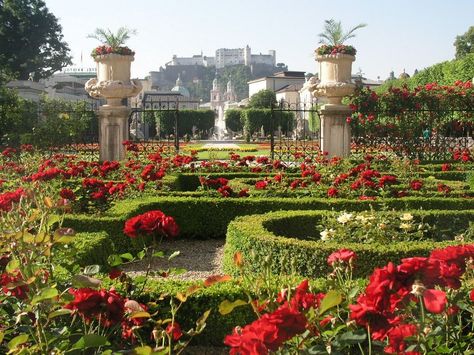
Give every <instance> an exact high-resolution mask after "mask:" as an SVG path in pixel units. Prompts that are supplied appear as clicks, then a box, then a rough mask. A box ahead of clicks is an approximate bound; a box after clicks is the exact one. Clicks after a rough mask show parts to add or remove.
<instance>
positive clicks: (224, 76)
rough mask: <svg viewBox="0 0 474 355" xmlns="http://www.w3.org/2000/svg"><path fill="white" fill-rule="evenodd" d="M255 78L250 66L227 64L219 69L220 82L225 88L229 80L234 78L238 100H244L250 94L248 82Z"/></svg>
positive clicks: (233, 82)
mask: <svg viewBox="0 0 474 355" xmlns="http://www.w3.org/2000/svg"><path fill="white" fill-rule="evenodd" d="M252 79H253V76H252V72H251V70H250V67H249V66H246V65H243V64H239V65H232V66H226V67H224V68H222V69H221V70H220V71H219V78H218V80H219V84H220V85H221V88H223V89H225V88H226V86H227V82H228V81H229V80H232V84H233V85H234V89H235V93H236V95H237V100H242V99H243V98H246V97H248V96H249V86H248V84H247V83H248V82H249V81H250V80H252Z"/></svg>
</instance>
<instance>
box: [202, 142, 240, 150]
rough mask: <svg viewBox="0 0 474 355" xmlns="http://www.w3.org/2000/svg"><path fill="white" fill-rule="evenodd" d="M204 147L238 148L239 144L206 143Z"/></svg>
mask: <svg viewBox="0 0 474 355" xmlns="http://www.w3.org/2000/svg"><path fill="white" fill-rule="evenodd" d="M203 148H231V149H237V148H239V146H238V145H237V144H235V143H206V144H204V145H203Z"/></svg>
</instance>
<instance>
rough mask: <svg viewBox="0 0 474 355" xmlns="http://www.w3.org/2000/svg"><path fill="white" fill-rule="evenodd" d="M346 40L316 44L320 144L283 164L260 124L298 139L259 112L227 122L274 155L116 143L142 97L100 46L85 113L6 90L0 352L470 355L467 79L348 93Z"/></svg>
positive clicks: (472, 278)
mask: <svg viewBox="0 0 474 355" xmlns="http://www.w3.org/2000/svg"><path fill="white" fill-rule="evenodd" d="M331 21H332V20H331ZM331 21H327V22H326V26H336V27H337V25H338V26H339V30H341V28H340V23H339V24H338V23H336V22H334V21H332V22H331ZM362 27H364V26H363V25H359V26H356V27H355V28H353V29H352V31H350V32H348V33H347V34H346V36H342V37H337V36H336V37H331V36H329V35H330V34H331V31H326V32H325V35H326V37H324V36H322V37H323V39H326V41H327V43H326V44H324V45H323V46H321V47H319V48H318V49H317V50H316V59H317V61H318V62H319V63H320V65H321V71H322V72H321V82H320V83H319V84H318V85H317V86H316V87H315V88H314V92H315V95H321V96H324V97H326V98H327V99H328V102H327V105H326V106H323V107H321V108H320V109H321V111H320V112H321V119H322V120H323V121H324V122H326V124H328V125H327V126H325V125H324V124H323V123H322V124H321V125H322V126H321V127H322V129H323V130H324V133H325V134H324V139H323V138H322V137H321V146H320V147H319V146H318V149H314V148H311V150H307V149H306V148H304V149H303V148H302V147H305V145H304V143H305V141H306V140H307V137H304V136H303V137H301V138H298V137H296V135H295V137H294V139H293V143H292V144H291V145H289V146H288V149H287V150H286V151H285V154H286V155H285V157H286V158H284V159H283V158H278V157H276V156H275V154H274V153H275V152H274V147H273V139H274V137H273V134H274V131H275V129H276V126H277V125H276V124H275V122H272V121H271V120H273V119H275V117H277V119H278V122H279V128H280V130H282V131H284V132H285V134H286V135H287V136H288V137H289V136H290V132H292V131H294V130H296V128H297V125H296V124H293V121H292V119H293V115H292V114H290V113H281V112H280V113H279V114H277V116H274V115H273V112H274V111H275V110H276V103H274V102H272V103H271V107H268V108H264V109H262V108H260V109H253V108H250V109H247V110H241V111H237V112H236V111H234V112H233V113H231V114H229V117H230V118H229V119H228V121H229V124H233V125H234V127H235V130H243V132H244V133H246V134H249V135H251V134H252V133H254V131H258V130H259V129H260V128H261V129H262V131H263V135H264V136H266V135H268V134H269V135H270V136H271V142H272V143H270V142H269V141H265V142H261V143H259V142H253V143H249V142H245V141H244V140H243V141H241V142H240V143H239V144H238V146H237V147H230V148H223V149H217V150H215V151H213V149H212V148H206V145H205V144H203V143H202V142H199V141H197V142H192V141H191V142H190V141H186V142H183V143H182V145H181V147H180V150H179V151H178V152H176V151H175V150H173V149H172V147H173V144H168V143H166V142H161V143H160V144H158V143H157V144H154V145H153V144H148V145H144V144H142V143H143V142H140V141H138V140H133V139H131V140H130V139H122V138H124V137H126V136H128V133H129V132H128V130H129V126H128V119H129V117H130V111H129V109H128V108H127V107H125V106H122V99H123V98H126V97H131V96H133V95H137V93H138V92H140V84H139V83H138V82H135V81H133V80H130V64H131V61H132V60H133V55H134V52H133V51H131V50H130V49H129V48H128V47H125V46H124V45H123V43H122V42H121V41H117V42H113V41H112V42H111V41H110V39H111V38H110V36H109V38H108V39H107V40H106V41H105V43H104V44H103V45H101V46H99V47H97V48H96V49H94V51H93V52H92V56H93V57H94V59H95V60H96V62H97V65H98V68H106V69H104V70H98V73H97V78H94V79H91V80H90V81H89V82H88V83H87V84H86V90H87V91H88V92H89V94H90V95H91V96H93V97H98V98H101V99H106V100H107V101H106V102H105V103H104V102H102V103H103V105H102V106H101V107H100V108H98V109H94V110H91V109H89V108H87V107H85V106H84V105H85V103H68V102H62V101H57V100H50V99H42V101H41V102H40V103H33V102H30V101H28V100H23V99H21V98H19V97H18V96H17V95H16V94H15V93H14V92H11V91H9V90H8V89H5V88H3V87H2V88H1V89H0V90H2V101H1V102H0V114H1V116H0V117H1V119H2V120H1V121H0V128H1V129H2V136H1V137H0V138H1V141H0V146H1V147H2V149H1V154H0V235H1V238H0V249H1V253H0V268H1V270H0V286H1V288H0V348H1V352H2V353H9V354H143V355H148V354H180V353H183V354H186V353H191V354H220V353H227V352H229V353H230V354H242V355H243V354H268V353H277V354H364V355H366V354H370V355H371V354H383V353H386V354H474V345H473V341H472V339H473V337H474V142H473V122H474V117H473V115H474V84H473V82H472V66H468V65H466V66H463V68H464V69H463V70H465V72H466V73H468V74H467V75H469V77H466V74H465V72H462V73H463V74H462V75H456V76H455V80H451V77H449V80H450V81H449V82H442V80H440V81H439V82H435V80H432V81H429V82H425V83H416V82H413V81H412V82H403V83H401V84H400V83H397V82H394V83H392V84H393V85H390V86H388V87H386V88H383V87H382V88H380V90H378V91H373V90H370V89H368V88H362V87H359V88H357V89H356V88H355V85H354V84H353V83H352V82H351V80H350V74H351V65H352V61H353V60H354V59H355V58H354V56H355V54H356V50H355V49H354V48H353V47H352V46H348V45H345V44H344V39H347V38H351V33H352V32H353V31H354V30H356V29H358V28H362ZM328 28H329V29H331V28H332V29H334V27H326V30H328ZM332 33H333V34H334V31H333V32H332ZM101 34H102V35H103V33H100V31H98V32H97V35H98V37H101V36H100V35H101ZM339 34H340V35H341V34H342V31H339ZM344 37H346V38H344ZM114 38H115V37H113V38H112V39H114ZM115 39H116V38H115ZM122 39H123V38H122ZM473 56H474V54H470V55H468V56H467V57H466V58H465V59H463V60H464V61H466V62H467V63H472V62H473V61H474V57H473ZM124 63H125V64H124ZM334 66H337V68H338V70H332V69H333V68H334ZM446 66H447V67H449V64H448V65H446ZM110 68H113V70H110ZM328 68H329V69H331V70H329V69H328ZM466 68H467V69H466ZM449 70H451V73H452V69H449V68H448V69H446V71H449ZM440 72H442V70H441V71H440ZM112 73H113V75H115V77H114V76H113V75H112ZM331 73H332V74H331ZM334 73H337V75H336V74H334ZM331 75H333V76H334V75H336V76H335V77H332V76H331ZM420 75H427V74H426V72H424V73H420ZM347 76H348V77H347ZM438 77H439V78H442V76H440V75H438ZM415 78H416V77H415ZM118 82H120V83H118ZM398 84H400V85H398ZM39 108H41V109H39ZM167 114H168V113H162V114H154V115H153V120H155V121H158V122H160V123H161V124H162V125H163V126H165V123H166V124H168V123H170V122H172V120H171V119H170V120H169V121H167V120H166V117H165V116H166V115H167ZM188 116H189V117H191V116H192V115H191V113H189V114H188ZM198 116H199V117H200V119H201V120H202V122H204V123H203V125H204V126H205V125H206V124H207V123H209V122H208V121H210V122H211V123H212V120H210V119H209V117H208V116H209V115H208V113H203V112H201V113H200V114H199V115H198ZM196 117H197V116H196ZM211 118H212V117H211ZM189 120H191V118H189ZM282 120H283V121H284V122H285V124H284V125H282V124H281V122H282ZM205 122H207V123H205ZM230 122H232V123H230ZM98 126H100V129H97V128H98ZM188 126H189V127H188V128H189V129H191V126H192V125H191V124H189V125H188ZM204 126H203V127H204ZM336 126H337V127H339V126H341V127H343V128H341V130H339V128H336ZM167 129H168V130H169V131H170V133H172V132H173V129H174V130H175V132H178V131H179V130H178V128H177V127H174V128H173V127H171V126H170V127H168V128H167ZM182 129H184V128H182ZM104 132H106V133H104ZM344 132H350V133H351V134H352V140H351V139H349V140H347V137H346V139H345V140H342V139H340V137H341V135H344V134H345V133H344ZM182 133H183V135H184V134H185V131H184V130H183V132H182ZM89 134H90V135H98V139H99V140H98V142H95V143H94V144H92V145H89V146H87V147H86V146H81V145H80V141H76V140H75V139H76V138H80V137H84V136H87V135H89ZM117 137H119V138H120V139H119V140H117V139H116V138H117ZM349 138H350V137H349ZM328 140H329V142H328ZM117 142H119V143H117ZM334 142H336V143H337V144H336V145H335V143H334ZM73 145H74V149H72V148H71V147H72V146H73ZM312 147H313V146H312ZM326 147H327V148H328V149H326ZM320 148H321V149H320ZM91 152H92V153H93V154H91ZM203 152H206V153H207V155H205V156H204V155H203ZM338 152H340V153H341V154H337V153H338ZM96 153H97V154H96ZM98 157H99V158H98ZM180 259H182V260H184V261H181V262H180Z"/></svg>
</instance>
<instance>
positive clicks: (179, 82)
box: [176, 73, 183, 86]
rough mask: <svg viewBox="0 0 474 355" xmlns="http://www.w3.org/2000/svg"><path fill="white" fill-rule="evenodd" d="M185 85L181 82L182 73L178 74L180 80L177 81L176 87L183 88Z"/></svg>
mask: <svg viewBox="0 0 474 355" xmlns="http://www.w3.org/2000/svg"><path fill="white" fill-rule="evenodd" d="M182 84H183V83H182V81H181V73H178V79H176V86H181V85H182Z"/></svg>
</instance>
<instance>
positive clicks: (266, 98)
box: [248, 89, 276, 109]
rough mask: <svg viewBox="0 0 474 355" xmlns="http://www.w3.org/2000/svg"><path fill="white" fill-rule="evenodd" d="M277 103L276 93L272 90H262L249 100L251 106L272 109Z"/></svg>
mask: <svg viewBox="0 0 474 355" xmlns="http://www.w3.org/2000/svg"><path fill="white" fill-rule="evenodd" d="M275 104H276V95H275V93H274V92H273V91H272V90H268V89H266V90H260V91H259V92H257V93H256V94H253V95H252V97H251V98H250V100H249V104H248V107H249V108H261V109H270V108H271V107H273V106H274V105H275Z"/></svg>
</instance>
